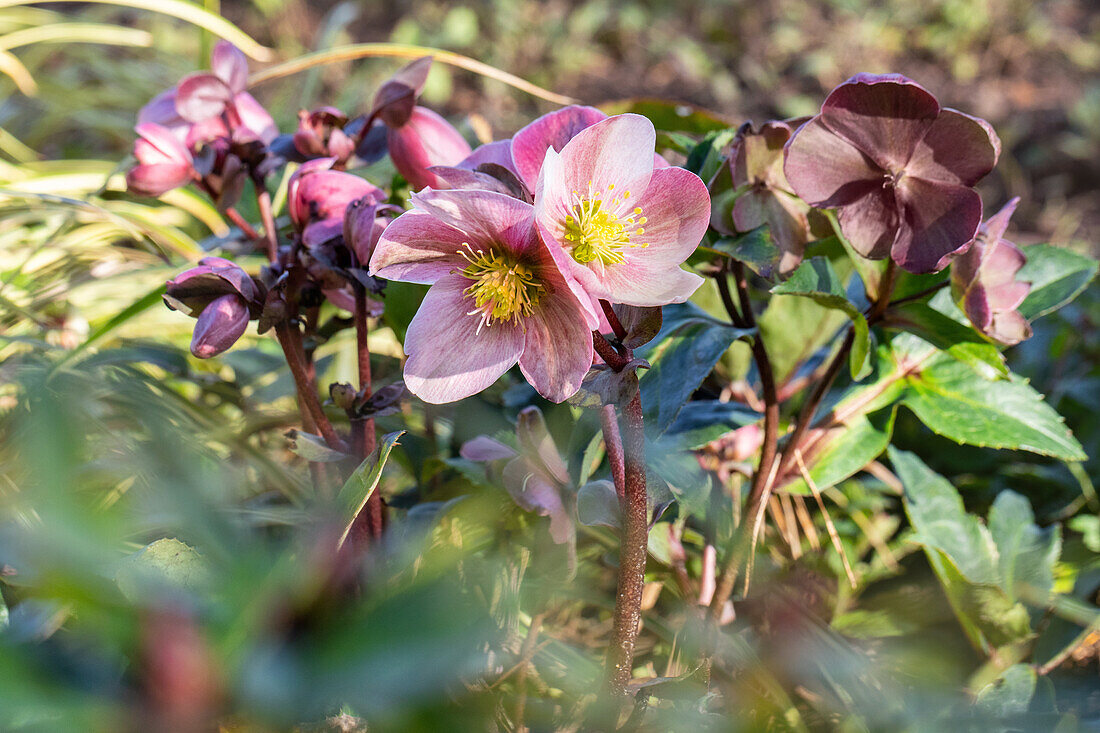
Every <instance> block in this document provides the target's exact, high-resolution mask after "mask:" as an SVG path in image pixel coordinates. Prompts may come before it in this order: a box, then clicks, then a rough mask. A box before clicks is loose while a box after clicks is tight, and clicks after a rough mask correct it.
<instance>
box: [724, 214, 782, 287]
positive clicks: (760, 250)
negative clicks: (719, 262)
mask: <svg viewBox="0 0 1100 733" xmlns="http://www.w3.org/2000/svg"><path fill="white" fill-rule="evenodd" d="M710 248H711V249H713V250H715V251H717V252H721V253H722V254H724V255H728V256H730V257H732V258H733V259H735V260H737V261H738V262H743V263H745V266H746V267H748V268H749V269H750V270H752V271H753V272H755V273H756V274H757V275H759V276H760V277H762V278H764V279H766V280H772V279H774V278H775V275H776V268H778V267H779V261H780V259H782V257H783V251H782V250H781V249H779V247H777V246H775V243H774V242H773V241H772V233H771V229H770V228H769V227H768V225H767V224H765V225H763V226H759V227H757V228H756V229H753V230H752V231H748V232H745V233H744V234H739V235H738V236H736V237H722V238H721V239H719V240H717V241H716V242H715V243H714V244H712V245H711V246H710Z"/></svg>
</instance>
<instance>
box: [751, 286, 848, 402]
mask: <svg viewBox="0 0 1100 733" xmlns="http://www.w3.org/2000/svg"><path fill="white" fill-rule="evenodd" d="M847 322H848V317H847V316H846V315H844V313H842V312H841V311H838V310H833V309H831V308H825V307H824V306H821V305H818V304H817V303H816V302H814V301H813V300H811V299H809V298H804V297H801V296H795V295H773V296H772V297H771V298H769V299H768V304H767V307H766V308H765V309H764V312H763V314H761V316H760V317H759V318H758V319H757V325H758V326H759V328H760V334H761V337H762V338H763V339H764V343H766V344H767V345H768V354H769V356H770V357H771V361H772V368H773V369H774V370H775V379H776V381H777V382H782V381H783V380H785V379H787V378H789V376H790V375H791V373H792V372H793V371H794V370H795V369H797V368H798V367H799V366H801V365H802V364H803V363H805V362H806V360H807V359H809V358H811V357H812V356H813V355H814V353H815V352H817V351H818V350H819V349H821V348H822V347H823V346H825V345H826V344H828V343H832V342H833V341H834V340H835V334H836V331H837V329H839V328H841V327H843V326H844V325H845V324H846V323H847ZM746 351H748V350H747V349H746Z"/></svg>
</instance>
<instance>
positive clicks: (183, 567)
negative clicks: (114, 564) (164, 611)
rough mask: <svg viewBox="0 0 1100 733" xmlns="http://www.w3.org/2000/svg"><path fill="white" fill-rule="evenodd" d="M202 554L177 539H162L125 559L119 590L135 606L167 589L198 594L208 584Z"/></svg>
mask: <svg viewBox="0 0 1100 733" xmlns="http://www.w3.org/2000/svg"><path fill="white" fill-rule="evenodd" d="M206 577H207V568H206V564H205V562H204V561H203V558H202V555H200V554H199V553H198V551H196V550H195V548H193V547H191V546H190V545H187V544H184V543H183V542H180V541H179V540H177V539H167V538H166V539H160V540H157V541H156V542H153V543H151V544H148V545H146V546H145V547H143V548H141V549H140V550H138V551H137V552H135V553H134V554H132V555H130V556H128V557H126V558H125V559H123V560H122V561H121V562H120V563H119V565H118V569H117V570H116V572H115V583H117V584H118V589H119V590H120V591H122V594H123V595H124V596H126V599H127V600H128V601H130V602H131V603H139V602H142V601H144V600H146V599H147V598H148V597H149V594H150V592H151V591H152V592H156V591H160V590H163V589H165V588H166V587H167V588H173V587H174V588H183V589H186V590H191V591H195V590H198V589H200V588H201V587H202V586H203V584H204V583H205V581H206Z"/></svg>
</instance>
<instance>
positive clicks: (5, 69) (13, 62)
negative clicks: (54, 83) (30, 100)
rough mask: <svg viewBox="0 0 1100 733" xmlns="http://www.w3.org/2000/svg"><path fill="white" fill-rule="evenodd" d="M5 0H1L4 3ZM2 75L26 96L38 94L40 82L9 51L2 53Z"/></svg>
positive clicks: (0, 66) (0, 57)
mask: <svg viewBox="0 0 1100 733" xmlns="http://www.w3.org/2000/svg"><path fill="white" fill-rule="evenodd" d="M2 1H3V0H0V2H2ZM0 73H3V74H6V75H8V76H9V77H11V80H12V81H13V82H15V86H17V87H18V88H19V91H21V92H23V94H26V95H27V96H28V97H33V96H34V95H36V94H38V82H36V81H35V80H34V77H33V76H31V72H29V71H27V67H26V66H24V65H23V62H22V61H20V60H19V59H17V58H15V57H14V56H12V55H11V54H10V53H8V52H7V51H0Z"/></svg>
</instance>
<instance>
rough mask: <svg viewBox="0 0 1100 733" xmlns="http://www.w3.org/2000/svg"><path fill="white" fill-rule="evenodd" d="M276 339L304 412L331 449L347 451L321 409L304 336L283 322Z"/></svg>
mask: <svg viewBox="0 0 1100 733" xmlns="http://www.w3.org/2000/svg"><path fill="white" fill-rule="evenodd" d="M275 337H276V338H277V339H279V346H281V347H282V348H283V353H284V354H285V355H286V363H287V365H288V366H289V367H290V373H291V375H292V376H293V377H294V385H295V387H297V389H298V402H299V404H300V406H301V408H302V410H303V411H308V412H309V416H310V419H311V420H312V421H313V424H314V425H316V426H317V430H318V431H319V432H320V433H321V437H322V438H324V439H325V443H326V444H327V445H328V447H329V448H332V449H333V450H338V451H341V452H343V451H345V450H347V446H346V445H345V444H344V441H343V440H341V438H340V436H339V435H337V434H336V430H335V429H334V428H333V427H332V423H331V422H329V419H328V416H327V415H325V411H324V410H323V409H321V401H320V399H319V398H318V397H317V389H316V387H315V386H314V385H313V382H312V380H310V378H309V375H308V374H307V373H306V360H305V353H304V352H303V351H302V341H301V337H302V334H301V332H300V331H298V329H297V327H296V326H293V325H291V324H290V323H289V322H285V321H284V322H283V323H280V324H278V325H276V326H275Z"/></svg>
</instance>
